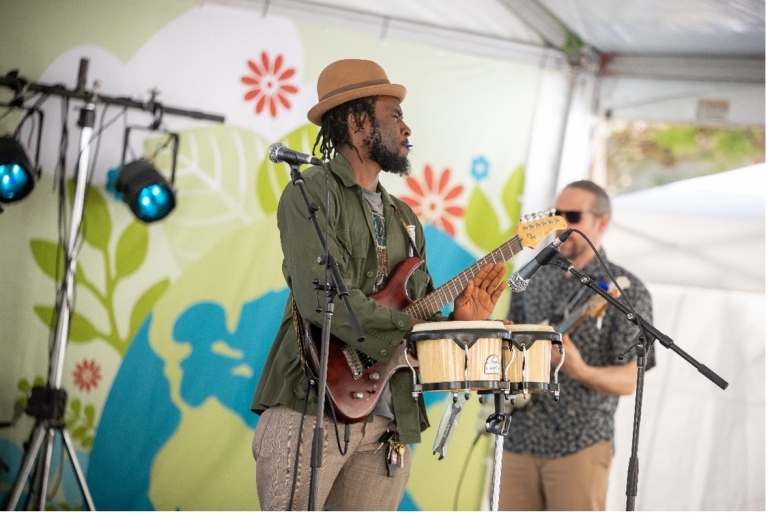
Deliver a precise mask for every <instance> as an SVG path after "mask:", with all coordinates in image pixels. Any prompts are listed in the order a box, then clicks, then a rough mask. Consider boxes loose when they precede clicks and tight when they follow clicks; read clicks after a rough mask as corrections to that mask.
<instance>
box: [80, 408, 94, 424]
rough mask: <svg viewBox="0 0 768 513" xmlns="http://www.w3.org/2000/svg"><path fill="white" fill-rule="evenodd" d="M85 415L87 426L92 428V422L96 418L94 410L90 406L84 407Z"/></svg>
mask: <svg viewBox="0 0 768 513" xmlns="http://www.w3.org/2000/svg"><path fill="white" fill-rule="evenodd" d="M83 413H84V414H85V420H86V423H87V425H88V426H93V420H94V418H95V417H96V409H95V408H94V407H93V405H92V404H89V405H88V406H86V407H85V410H84V411H83Z"/></svg>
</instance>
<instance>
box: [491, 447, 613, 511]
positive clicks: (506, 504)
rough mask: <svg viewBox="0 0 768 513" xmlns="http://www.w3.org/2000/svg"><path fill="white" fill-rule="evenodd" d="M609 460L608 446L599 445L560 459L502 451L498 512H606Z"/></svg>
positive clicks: (610, 451)
mask: <svg viewBox="0 0 768 513" xmlns="http://www.w3.org/2000/svg"><path fill="white" fill-rule="evenodd" d="M612 458H613V448H612V446H611V442H600V443H597V444H595V445H592V446H590V447H587V448H586V449H584V450H582V451H579V452H577V453H574V454H570V455H568V456H564V457H562V458H537V457H536V456H531V455H530V454H517V453H513V452H508V451H504V455H503V457H502V460H501V462H502V465H501V483H500V485H499V510H500V511H542V510H550V511H575V510H580V511H587V510H591V511H602V510H605V496H606V493H607V492H608V471H609V470H610V467H611V459H612Z"/></svg>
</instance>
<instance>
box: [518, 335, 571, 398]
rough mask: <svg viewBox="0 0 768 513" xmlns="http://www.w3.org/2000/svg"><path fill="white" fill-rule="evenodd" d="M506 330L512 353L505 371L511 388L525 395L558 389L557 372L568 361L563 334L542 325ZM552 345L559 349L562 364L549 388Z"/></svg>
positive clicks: (558, 367)
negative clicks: (566, 359)
mask: <svg viewBox="0 0 768 513" xmlns="http://www.w3.org/2000/svg"><path fill="white" fill-rule="evenodd" d="M505 328H506V329H507V330H509V334H510V342H511V344H510V349H511V352H512V355H511V357H510V358H508V361H509V364H508V368H507V369H506V372H505V374H506V375H507V376H508V379H509V381H510V388H511V389H512V390H515V391H518V392H522V393H523V394H528V392H529V391H530V392H544V391H547V390H550V389H552V391H554V390H555V389H557V388H558V386H557V371H558V370H559V369H560V366H561V365H562V364H563V361H564V358H565V353H564V352H563V350H562V348H563V342H562V336H561V335H560V333H558V332H556V331H555V330H554V329H553V328H552V327H551V326H544V325H541V324H514V325H511V326H505ZM553 344H555V345H559V346H560V363H559V364H558V366H557V368H556V369H555V373H554V378H553V379H554V380H553V382H552V383H551V385H552V386H550V372H549V371H550V362H551V357H550V355H551V353H552V345H553ZM558 395H559V394H558Z"/></svg>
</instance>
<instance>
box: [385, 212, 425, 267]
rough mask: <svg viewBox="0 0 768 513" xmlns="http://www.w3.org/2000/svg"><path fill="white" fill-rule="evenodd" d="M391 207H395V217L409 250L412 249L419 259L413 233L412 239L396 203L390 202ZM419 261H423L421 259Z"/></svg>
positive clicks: (419, 255)
mask: <svg viewBox="0 0 768 513" xmlns="http://www.w3.org/2000/svg"><path fill="white" fill-rule="evenodd" d="M392 206H393V207H395V215H396V216H397V218H398V219H399V220H400V224H401V225H402V227H403V230H405V237H406V238H407V239H408V243H409V244H410V246H411V248H412V249H413V255H414V256H417V257H419V258H421V254H419V249H418V248H417V247H416V241H415V240H414V239H415V238H416V235H415V233H414V235H413V237H412V236H411V232H410V230H408V225H406V224H405V220H404V219H403V215H402V214H401V213H400V209H399V208H398V207H397V203H395V202H394V201H393V202H392ZM421 260H424V259H423V258H421Z"/></svg>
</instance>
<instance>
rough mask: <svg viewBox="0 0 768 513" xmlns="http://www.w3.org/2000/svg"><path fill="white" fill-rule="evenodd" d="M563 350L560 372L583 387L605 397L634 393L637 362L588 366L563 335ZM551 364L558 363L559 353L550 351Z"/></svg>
mask: <svg viewBox="0 0 768 513" xmlns="http://www.w3.org/2000/svg"><path fill="white" fill-rule="evenodd" d="M563 350H564V351H565V362H563V366H562V367H561V368H560V372H562V373H564V374H567V375H568V376H570V377H571V378H573V379H575V380H576V381H578V382H579V383H581V384H582V385H584V386H585V387H588V388H591V389H592V390H595V391H597V392H600V393H601V394H605V395H613V396H620V395H629V394H631V393H633V392H634V391H635V385H636V383H637V362H636V361H632V362H629V363H627V364H625V365H608V366H606V367H594V366H592V365H588V364H587V363H586V362H585V361H584V360H583V359H582V357H581V352H579V350H578V349H577V348H576V346H575V345H574V343H573V342H572V341H571V337H570V336H568V335H563ZM552 355H553V356H552V360H553V362H552V364H553V365H555V364H556V363H557V362H559V361H560V353H559V352H556V351H552Z"/></svg>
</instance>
